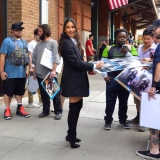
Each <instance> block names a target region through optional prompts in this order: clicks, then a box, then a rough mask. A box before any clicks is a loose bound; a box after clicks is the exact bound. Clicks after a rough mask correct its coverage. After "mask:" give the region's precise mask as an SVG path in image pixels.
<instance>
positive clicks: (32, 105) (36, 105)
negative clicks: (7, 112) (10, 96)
mask: <svg viewBox="0 0 160 160" xmlns="http://www.w3.org/2000/svg"><path fill="white" fill-rule="evenodd" d="M27 107H28V108H34V107H35V108H39V107H40V106H39V105H38V104H36V103H28V106H27Z"/></svg>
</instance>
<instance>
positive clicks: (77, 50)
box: [58, 18, 103, 148]
mask: <svg viewBox="0 0 160 160" xmlns="http://www.w3.org/2000/svg"><path fill="white" fill-rule="evenodd" d="M58 51H59V53H60V55H61V56H62V57H63V62H64V68H63V74H62V80H61V90H62V96H64V97H69V113H68V135H67V136H66V141H69V142H70V145H71V148H78V147H80V145H78V144H75V142H80V141H81V140H80V139H78V138H76V127H77V122H78V117H79V113H80V110H81V108H82V103H83V97H88V96H89V82H88V76H87V73H86V71H90V70H92V69H93V68H94V64H93V63H87V62H84V61H83V53H84V50H83V49H82V45H81V43H80V41H79V34H78V31H77V28H76V23H75V21H74V20H73V19H72V18H69V19H67V20H66V21H65V23H64V26H63V33H62V34H61V37H60V40H59V47H58ZM102 65H103V63H102V62H98V63H97V64H96V65H95V67H96V68H101V67H102Z"/></svg>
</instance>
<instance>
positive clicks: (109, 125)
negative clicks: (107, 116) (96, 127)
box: [103, 122, 111, 130]
mask: <svg viewBox="0 0 160 160" xmlns="http://www.w3.org/2000/svg"><path fill="white" fill-rule="evenodd" d="M103 128H104V129H106V130H111V122H105V125H104V127H103Z"/></svg>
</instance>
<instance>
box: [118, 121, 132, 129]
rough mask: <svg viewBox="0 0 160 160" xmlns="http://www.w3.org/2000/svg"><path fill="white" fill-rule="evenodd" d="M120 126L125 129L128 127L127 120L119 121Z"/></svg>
mask: <svg viewBox="0 0 160 160" xmlns="http://www.w3.org/2000/svg"><path fill="white" fill-rule="evenodd" d="M119 125H120V126H121V127H123V128H125V129H130V125H129V124H128V123H127V122H124V123H121V122H120V124H119Z"/></svg>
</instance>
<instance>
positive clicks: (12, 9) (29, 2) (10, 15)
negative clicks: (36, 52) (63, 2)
mask: <svg viewBox="0 0 160 160" xmlns="http://www.w3.org/2000/svg"><path fill="white" fill-rule="evenodd" d="M39 6H40V4H39V0H7V35H8V36H9V35H10V31H11V29H10V28H11V24H12V23H15V22H20V21H22V22H23V23H24V25H23V26H24V28H25V29H24V32H23V38H24V39H26V40H27V41H31V40H32V39H33V31H34V29H35V28H37V26H38V25H39V22H40V19H39V18H40V10H39ZM48 8H49V11H48V13H49V15H48V24H49V26H50V28H51V31H52V36H51V37H52V38H53V39H56V40H58V25H57V24H58V14H57V13H58V0H48Z"/></svg>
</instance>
